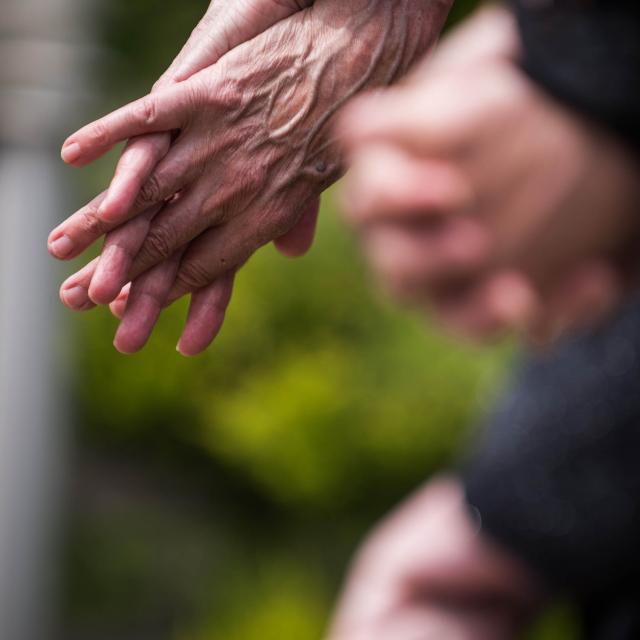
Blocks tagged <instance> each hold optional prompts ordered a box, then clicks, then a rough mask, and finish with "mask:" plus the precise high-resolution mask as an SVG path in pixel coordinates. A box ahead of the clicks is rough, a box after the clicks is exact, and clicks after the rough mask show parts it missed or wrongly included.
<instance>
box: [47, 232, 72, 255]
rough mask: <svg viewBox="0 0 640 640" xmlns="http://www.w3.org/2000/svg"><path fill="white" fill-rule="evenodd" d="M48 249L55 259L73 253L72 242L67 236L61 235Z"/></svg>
mask: <svg viewBox="0 0 640 640" xmlns="http://www.w3.org/2000/svg"><path fill="white" fill-rule="evenodd" d="M49 249H50V251H51V253H53V255H54V256H56V257H57V258H66V257H67V256H69V255H71V253H72V252H73V249H74V244H73V240H71V238H70V237H69V236H65V235H62V236H60V237H59V238H56V239H55V240H54V241H53V242H52V243H51V244H50V245H49Z"/></svg>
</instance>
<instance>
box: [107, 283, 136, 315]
mask: <svg viewBox="0 0 640 640" xmlns="http://www.w3.org/2000/svg"><path fill="white" fill-rule="evenodd" d="M130 293H131V283H130V282H129V283H127V284H126V285H125V286H124V287H123V288H122V291H121V292H120V293H119V294H118V297H117V298H116V299H115V300H114V301H113V302H112V303H111V304H110V305H109V310H110V311H111V313H112V314H113V315H114V316H115V317H116V318H118V320H122V318H123V317H124V312H125V311H126V309H127V302H128V300H129V294H130Z"/></svg>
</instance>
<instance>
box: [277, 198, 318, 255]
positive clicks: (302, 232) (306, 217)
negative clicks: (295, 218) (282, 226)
mask: <svg viewBox="0 0 640 640" xmlns="http://www.w3.org/2000/svg"><path fill="white" fill-rule="evenodd" d="M319 213H320V198H314V199H313V201H312V202H311V204H309V205H308V206H307V207H306V209H305V210H304V212H303V213H302V216H301V218H300V220H299V222H298V223H297V224H296V226H295V227H294V228H293V229H291V231H288V232H287V233H285V234H284V235H283V236H280V237H279V238H276V239H275V240H274V241H273V243H274V245H275V246H276V249H278V251H279V252H280V253H281V254H282V255H284V256H287V257H289V258H298V257H300V256H303V255H304V254H305V253H307V251H309V249H311V246H312V245H313V240H314V238H315V235H316V228H317V226H318V215H319Z"/></svg>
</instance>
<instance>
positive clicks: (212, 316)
mask: <svg viewBox="0 0 640 640" xmlns="http://www.w3.org/2000/svg"><path fill="white" fill-rule="evenodd" d="M304 4H305V3H304V2H297V1H295V0H235V1H233V0H232V1H230V2H226V3H224V4H223V3H220V2H215V3H213V4H212V5H211V7H210V8H209V10H208V11H207V13H206V15H205V16H204V18H203V19H202V21H201V22H200V23H199V24H198V26H197V27H196V29H195V30H194V31H193V33H192V35H191V37H190V38H189V40H188V42H187V43H186V45H185V46H184V48H183V50H182V51H181V52H180V54H179V55H178V56H177V57H176V59H175V60H174V62H173V63H172V65H171V66H170V67H169V69H168V70H167V71H166V73H165V74H163V76H162V77H161V78H160V80H158V82H157V83H156V84H155V85H154V91H157V90H160V89H162V88H165V87H168V86H170V85H171V84H175V83H178V82H182V81H184V80H187V79H189V78H190V77H191V76H192V75H193V74H195V73H197V72H198V71H200V70H202V69H204V68H206V67H208V66H210V65H212V64H214V63H215V62H217V60H219V58H220V57H222V55H224V54H225V53H226V52H228V51H229V50H231V49H232V48H234V47H235V46H237V45H239V44H241V43H242V42H246V41H247V40H249V39H251V38H252V37H254V36H256V35H258V34H260V33H262V32H263V31H264V30H266V29H267V28H269V27H270V26H272V25H273V24H275V23H276V22H278V21H279V20H282V19H284V18H286V17H287V16H289V15H291V14H292V13H294V12H296V11H299V10H300V9H301V8H302V7H303V5H304ZM170 145H171V134H170V133H168V132H167V133H157V134H148V135H143V136H139V137H137V138H134V139H132V140H131V141H130V142H129V143H128V144H127V145H126V147H125V150H124V152H123V154H122V157H121V160H120V163H119V164H118V167H117V170H116V174H115V176H114V179H113V181H112V183H111V186H110V188H109V189H108V191H106V192H104V193H103V194H101V195H100V196H98V197H97V198H96V199H94V200H93V201H92V202H91V203H90V204H89V205H88V206H87V207H85V209H84V210H83V212H84V215H85V216H87V217H88V218H91V216H93V215H95V214H96V212H97V210H98V208H99V209H100V215H101V216H102V217H103V218H104V219H106V220H109V221H110V222H112V223H117V222H118V221H119V220H120V219H122V218H123V217H124V216H125V215H126V214H127V212H128V211H129V209H130V208H131V207H132V206H133V204H134V201H135V199H136V197H137V195H138V192H139V190H140V189H141V188H142V187H143V185H144V184H145V182H146V180H147V179H148V178H149V176H150V173H151V171H152V170H153V169H154V168H155V166H156V165H157V163H158V162H159V161H160V160H161V159H162V158H163V157H164V156H165V155H166V153H167V151H168V149H169V148H170ZM63 157H65V159H67V160H68V161H70V162H73V161H74V158H73V149H72V150H71V153H69V149H68V148H67V149H65V151H63ZM155 213H157V210H155V209H153V210H151V211H149V212H148V213H145V215H144V216H143V217H142V218H143V219H142V220H139V221H138V220H134V221H131V222H130V223H128V224H125V225H123V226H122V227H121V228H120V229H118V230H117V231H116V232H111V233H109V234H107V237H106V240H105V245H104V248H103V252H102V257H101V260H95V261H93V262H92V263H90V264H89V265H88V266H87V268H85V269H82V270H81V271H80V272H78V273H77V274H75V275H74V276H72V277H71V278H69V279H68V280H67V281H66V282H65V283H64V284H63V286H62V287H61V291H60V295H61V299H62V301H63V302H64V303H65V304H66V305H67V306H68V307H70V308H72V309H75V310H78V311H84V310H88V309H91V308H93V307H94V306H95V305H96V304H107V303H110V302H112V301H113V300H114V298H115V297H116V296H117V295H119V297H118V300H117V302H115V303H114V305H112V310H113V311H114V313H115V314H116V315H117V316H118V317H122V316H123V314H124V308H125V306H126V300H127V298H128V297H129V293H130V287H129V286H127V287H126V288H125V289H122V290H121V289H120V288H119V285H120V282H121V279H122V272H123V270H126V269H127V268H128V264H129V263H130V260H131V257H132V256H133V255H135V253H136V252H137V251H138V250H139V248H140V246H141V245H142V242H143V241H144V238H145V236H146V232H147V230H148V223H149V222H150V221H151V219H152V217H153V215H154V214H155ZM314 216H316V217H317V207H314V206H312V207H311V208H310V209H309V210H308V211H307V212H305V214H304V215H303V217H302V220H301V222H300V224H299V228H294V229H292V230H291V232H290V233H289V234H287V235H286V236H284V237H283V238H281V239H278V241H277V242H276V246H277V247H278V248H279V249H280V250H281V251H282V252H283V253H285V254H286V255H300V254H302V253H304V252H306V251H307V250H308V248H309V246H310V244H311V241H312V236H313V231H314V227H315V219H316V218H315V217H314ZM49 246H50V250H51V252H52V253H53V254H54V255H56V257H59V258H67V257H68V256H70V255H72V254H73V245H72V244H71V242H70V239H68V237H67V236H65V234H64V231H63V230H59V229H58V230H55V231H54V232H53V233H52V234H51V237H50V242H49ZM174 268H175V265H174V264H173V263H172V262H171V261H169V262H168V263H167V265H165V267H163V269H161V270H160V269H159V270H158V271H159V272H158V273H157V274H155V276H153V277H152V276H149V278H151V280H152V281H156V282H157V285H156V287H155V291H156V292H157V293H159V294H160V296H159V299H158V300H153V299H152V300H149V299H148V298H147V304H146V305H145V307H144V308H143V309H140V303H137V304H136V307H137V308H138V309H140V311H141V312H140V311H139V312H138V313H132V314H130V316H129V318H128V322H127V323H126V324H125V325H124V326H122V327H121V328H120V330H119V332H118V335H117V336H116V340H115V344H116V346H117V347H119V348H120V349H121V350H122V351H125V352H126V351H135V350H137V348H139V347H141V346H142V345H143V344H144V343H145V342H146V340H147V338H148V335H149V334H150V333H151V331H152V329H153V326H154V324H155V321H156V319H157V317H158V314H159V311H160V308H161V306H162V304H161V303H162V299H161V298H162V295H161V293H162V289H163V287H164V288H165V289H166V287H167V286H168V284H167V282H164V283H163V281H166V280H167V279H168V278H169V276H170V273H171V271H172V270H173V269H174ZM160 271H161V272H162V273H160ZM142 284H143V285H144V286H140V287H138V286H136V289H135V290H134V300H135V299H136V298H138V299H140V296H138V295H137V290H138V288H140V289H142V290H146V289H149V286H148V284H146V283H142ZM232 286H233V274H232V273H229V274H227V275H226V276H225V277H223V278H221V279H220V280H219V281H216V282H214V283H212V284H211V285H209V286H208V287H206V288H205V289H203V290H201V291H199V292H197V293H196V294H195V295H194V296H193V298H192V305H191V310H190V313H189V317H188V319H187V323H186V327H185V332H184V335H183V338H182V340H181V341H180V344H179V349H180V350H181V351H182V352H183V353H184V354H185V355H194V354H196V353H198V352H200V351H202V350H203V349H204V348H206V346H207V345H208V344H209V343H210V342H211V341H212V340H213V338H214V337H215V335H216V334H217V332H218V330H219V328H220V326H221V325H222V321H223V319H224V313H225V311H226V307H227V305H228V302H229V300H230V297H231V289H232ZM149 303H150V304H149Z"/></svg>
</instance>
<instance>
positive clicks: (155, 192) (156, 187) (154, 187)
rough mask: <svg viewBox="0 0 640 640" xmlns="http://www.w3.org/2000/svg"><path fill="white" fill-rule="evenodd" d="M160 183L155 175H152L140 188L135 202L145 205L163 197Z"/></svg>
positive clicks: (158, 200)
mask: <svg viewBox="0 0 640 640" xmlns="http://www.w3.org/2000/svg"><path fill="white" fill-rule="evenodd" d="M163 197H164V196H163V192H162V184H161V182H160V179H159V178H158V176H157V175H152V176H151V177H150V178H149V179H148V180H147V181H146V182H145V183H144V184H143V185H142V187H141V188H140V193H139V194H138V197H137V199H136V204H137V205H139V206H142V207H146V206H148V205H150V204H155V203H156V202H160V201H161V200H162V199H163Z"/></svg>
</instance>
